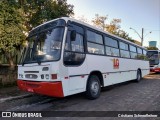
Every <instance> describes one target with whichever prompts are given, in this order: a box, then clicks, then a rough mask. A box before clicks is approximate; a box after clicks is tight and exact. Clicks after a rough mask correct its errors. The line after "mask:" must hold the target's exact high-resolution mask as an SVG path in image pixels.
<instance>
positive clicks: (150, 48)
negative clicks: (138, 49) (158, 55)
mask: <svg viewBox="0 0 160 120" xmlns="http://www.w3.org/2000/svg"><path fill="white" fill-rule="evenodd" d="M146 48H147V50H158V48H157V47H146Z"/></svg>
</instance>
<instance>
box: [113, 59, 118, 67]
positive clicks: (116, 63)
mask: <svg viewBox="0 0 160 120" xmlns="http://www.w3.org/2000/svg"><path fill="white" fill-rule="evenodd" d="M113 68H114V69H119V60H118V59H117V58H114V59H113Z"/></svg>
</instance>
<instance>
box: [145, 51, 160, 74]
mask: <svg viewBox="0 0 160 120" xmlns="http://www.w3.org/2000/svg"><path fill="white" fill-rule="evenodd" d="M147 56H148V59H149V63H150V71H151V72H160V50H148V52H147Z"/></svg>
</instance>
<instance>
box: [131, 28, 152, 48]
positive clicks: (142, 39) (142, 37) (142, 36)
mask: <svg viewBox="0 0 160 120" xmlns="http://www.w3.org/2000/svg"><path fill="white" fill-rule="evenodd" d="M130 29H132V30H134V32H135V33H137V35H138V36H139V37H140V39H141V46H143V41H144V37H145V36H146V35H148V34H149V33H152V32H151V31H150V32H149V33H148V34H146V35H145V36H144V28H142V35H140V34H139V33H138V32H137V31H136V30H135V29H133V28H130Z"/></svg>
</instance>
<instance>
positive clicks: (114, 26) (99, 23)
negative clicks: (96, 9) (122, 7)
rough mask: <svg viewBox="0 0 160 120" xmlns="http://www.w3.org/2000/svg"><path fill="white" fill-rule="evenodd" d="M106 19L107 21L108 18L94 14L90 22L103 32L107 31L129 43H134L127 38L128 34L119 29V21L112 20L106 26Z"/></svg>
mask: <svg viewBox="0 0 160 120" xmlns="http://www.w3.org/2000/svg"><path fill="white" fill-rule="evenodd" d="M107 19H108V16H99V14H96V15H95V18H94V19H93V20H92V23H93V24H94V25H95V26H96V27H98V28H100V29H103V30H104V31H107V32H109V33H111V34H114V35H117V36H119V37H122V38H124V39H127V40H129V41H131V42H134V40H132V38H131V37H129V35H128V33H126V32H125V31H124V30H122V29H120V28H121V26H120V23H121V19H117V18H114V19H113V20H112V21H111V22H110V23H109V24H106V20H107Z"/></svg>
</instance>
